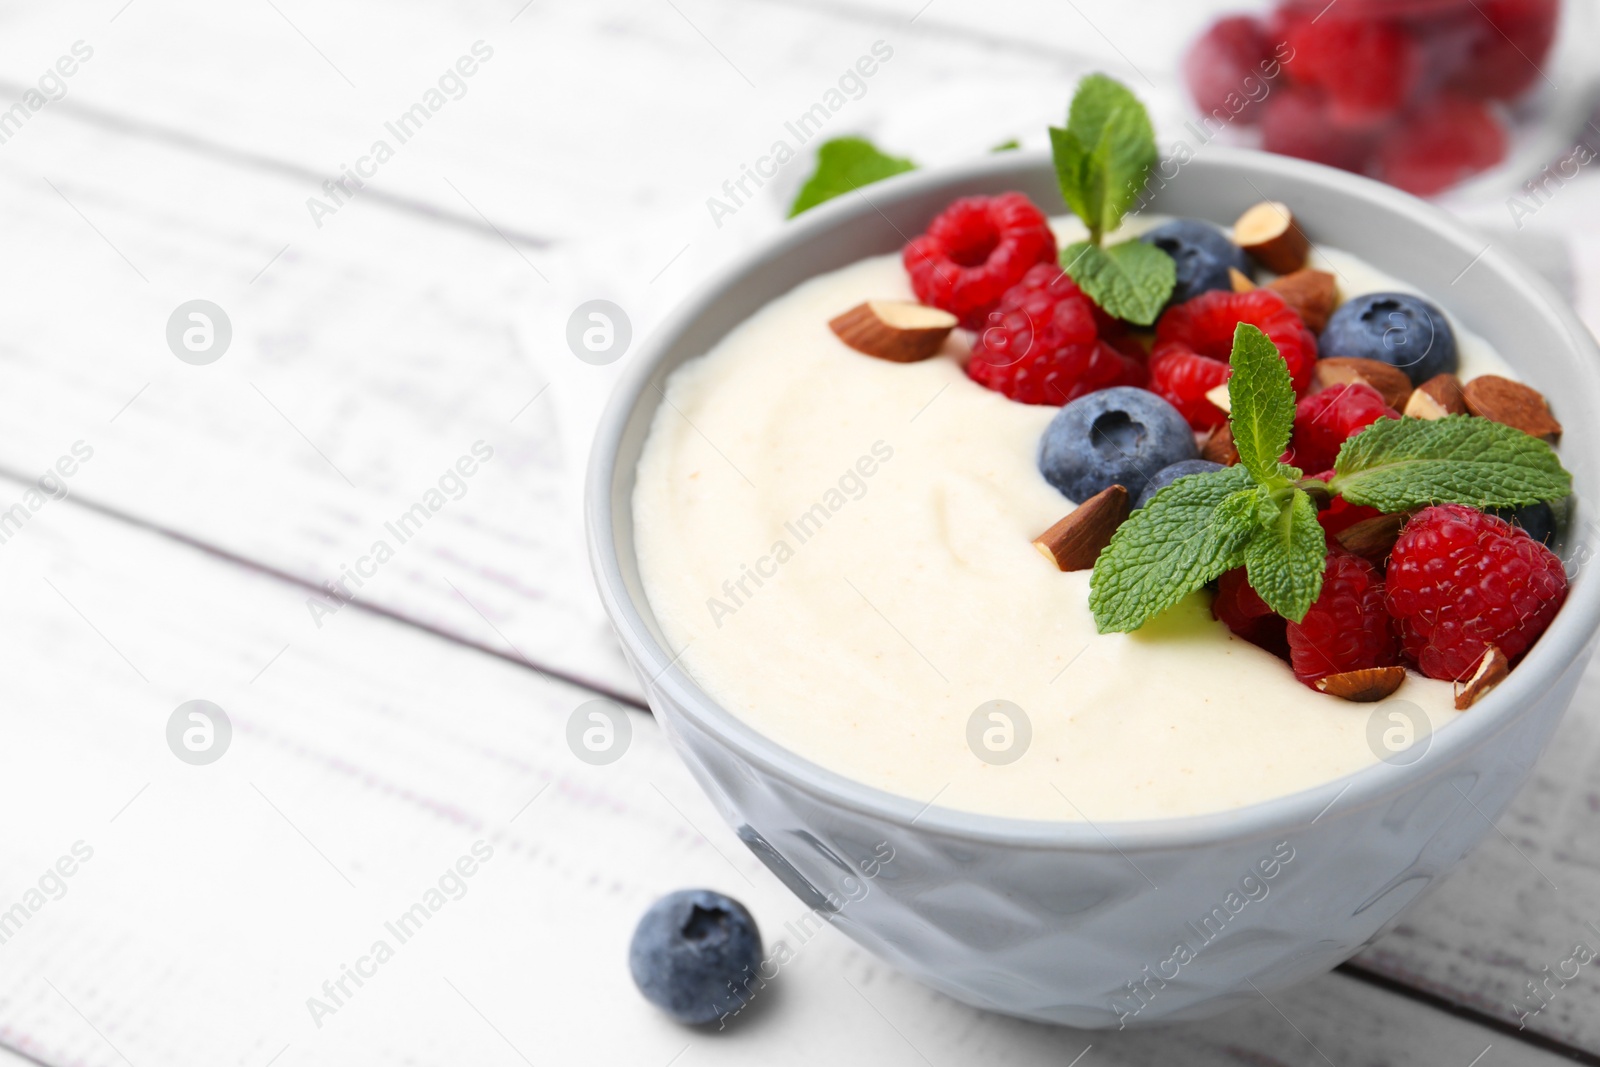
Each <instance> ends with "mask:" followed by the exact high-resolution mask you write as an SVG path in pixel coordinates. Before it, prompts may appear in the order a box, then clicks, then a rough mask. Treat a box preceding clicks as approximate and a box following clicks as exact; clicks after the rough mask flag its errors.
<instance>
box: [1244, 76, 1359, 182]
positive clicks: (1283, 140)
mask: <svg viewBox="0 0 1600 1067" xmlns="http://www.w3.org/2000/svg"><path fill="white" fill-rule="evenodd" d="M1288 69H1291V70H1292V69H1293V68H1292V66H1291V67H1289V68H1288ZM1264 104H1265V106H1264V107H1263V108H1262V114H1261V146H1262V147H1263V148H1265V149H1266V150H1267V151H1269V152H1277V153H1279V154H1280V155H1285V156H1294V157H1295V158H1296V159H1309V160H1311V161H1312V162H1313V163H1326V164H1327V165H1328V166H1330V167H1339V168H1341V169H1343V170H1353V171H1357V172H1360V171H1361V170H1363V169H1364V168H1365V166H1366V161H1367V154H1368V153H1369V152H1370V151H1371V150H1372V144H1373V140H1374V138H1373V136H1372V135H1371V134H1370V133H1369V132H1367V131H1361V130H1346V129H1341V128H1339V127H1337V126H1335V125H1334V124H1333V117H1332V115H1331V114H1330V112H1329V107H1328V100H1327V97H1326V96H1325V95H1324V93H1323V92H1322V90H1320V89H1316V88H1311V87H1306V86H1300V85H1285V86H1282V87H1281V88H1278V89H1274V90H1273V92H1272V95H1271V96H1269V97H1267V99H1266V100H1265V101H1264Z"/></svg>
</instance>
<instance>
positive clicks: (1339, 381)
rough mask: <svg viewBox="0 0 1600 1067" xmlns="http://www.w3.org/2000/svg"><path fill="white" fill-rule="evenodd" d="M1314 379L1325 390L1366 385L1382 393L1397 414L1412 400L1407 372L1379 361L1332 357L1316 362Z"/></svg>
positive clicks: (1385, 400) (1313, 373) (1384, 399)
mask: <svg viewBox="0 0 1600 1067" xmlns="http://www.w3.org/2000/svg"><path fill="white" fill-rule="evenodd" d="M1312 376H1313V379H1314V380H1315V381H1316V383H1317V384H1318V385H1320V386H1321V387H1322V388H1324V389H1328V388H1331V387H1332V386H1335V385H1348V384H1349V383H1351V382H1366V383H1367V384H1368V385H1370V386H1372V387H1373V388H1374V389H1376V390H1377V391H1378V392H1380V393H1382V394H1383V402H1384V403H1385V404H1388V405H1389V406H1390V407H1392V408H1394V409H1395V410H1396V411H1401V410H1404V408H1405V406H1406V403H1407V401H1409V400H1410V399H1411V379H1410V378H1408V377H1406V372H1405V371H1403V370H1401V369H1400V368H1399V367H1391V366H1390V365H1389V364H1387V363H1383V362H1380V361H1379V360H1376V359H1358V358H1356V357H1354V356H1330V357H1328V358H1327V359H1319V360H1317V363H1316V369H1315V370H1314V371H1313V372H1312Z"/></svg>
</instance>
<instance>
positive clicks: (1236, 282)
mask: <svg viewBox="0 0 1600 1067" xmlns="http://www.w3.org/2000/svg"><path fill="white" fill-rule="evenodd" d="M1228 280H1229V281H1231V282H1232V283H1233V291H1234V292H1236V293H1248V292H1249V291H1250V290H1252V289H1254V288H1255V287H1256V283H1255V282H1253V281H1251V280H1250V277H1249V275H1247V274H1245V272H1244V271H1242V270H1240V269H1239V268H1238V267H1229V268H1228Z"/></svg>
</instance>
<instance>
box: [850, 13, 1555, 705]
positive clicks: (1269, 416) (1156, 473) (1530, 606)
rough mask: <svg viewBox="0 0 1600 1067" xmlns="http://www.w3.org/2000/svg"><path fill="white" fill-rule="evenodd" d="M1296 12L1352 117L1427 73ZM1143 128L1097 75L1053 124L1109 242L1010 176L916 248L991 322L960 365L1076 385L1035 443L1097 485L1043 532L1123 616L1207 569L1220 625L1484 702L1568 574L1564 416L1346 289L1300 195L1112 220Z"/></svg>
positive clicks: (999, 384) (1244, 34)
mask: <svg viewBox="0 0 1600 1067" xmlns="http://www.w3.org/2000/svg"><path fill="white" fill-rule="evenodd" d="M1351 2H1352V3H1357V2H1358V0H1351ZM1293 6H1294V5H1292V4H1285V5H1284V6H1283V7H1282V8H1281V9H1280V15H1281V16H1283V17H1286V18H1292V17H1296V16H1294V14H1293V12H1292V11H1290V8H1291V7H1293ZM1297 32H1301V33H1302V38H1301V39H1302V43H1304V44H1305V45H1306V49H1305V51H1304V53H1303V55H1304V64H1305V65H1304V66H1303V67H1301V68H1299V69H1300V70H1302V71H1311V70H1313V69H1314V70H1315V71H1316V74H1315V78H1316V79H1317V80H1316V81H1315V82H1314V84H1316V85H1320V86H1321V87H1322V90H1321V91H1325V92H1327V93H1328V94H1329V99H1330V100H1331V101H1332V103H1331V105H1330V106H1331V107H1332V108H1333V109H1334V111H1335V112H1336V114H1337V115H1339V116H1340V118H1341V121H1349V122H1353V121H1358V120H1363V117H1366V118H1370V117H1372V116H1380V117H1381V116H1383V115H1385V114H1387V113H1388V112H1387V111H1386V110H1385V109H1391V108H1394V107H1398V106H1400V103H1399V101H1400V100H1401V98H1403V97H1405V95H1406V92H1409V90H1404V91H1402V90H1403V89H1404V87H1400V88H1397V87H1396V86H1394V85H1390V84H1386V83H1374V82H1371V81H1370V80H1369V81H1367V82H1361V81H1360V80H1359V79H1355V80H1352V79H1353V78H1355V76H1354V75H1350V74H1349V73H1348V72H1341V71H1340V70H1339V69H1338V68H1337V61H1338V60H1339V58H1340V57H1341V56H1343V55H1344V54H1345V53H1343V52H1340V51H1339V49H1340V48H1348V49H1358V48H1360V49H1374V50H1377V51H1382V50H1384V49H1389V48H1399V49H1401V50H1402V51H1403V50H1404V49H1406V48H1410V47H1412V46H1411V45H1410V44H1408V43H1407V40H1406V39H1404V38H1395V39H1393V40H1389V39H1384V40H1380V39H1378V38H1372V39H1370V40H1368V39H1365V38H1363V39H1361V40H1359V41H1358V40H1357V39H1356V36H1359V34H1357V35H1356V36H1351V37H1350V38H1349V40H1348V41H1346V42H1345V43H1344V44H1339V45H1337V46H1336V45H1332V44H1328V43H1327V42H1324V41H1318V42H1315V44H1314V46H1313V43H1312V42H1311V41H1310V40H1309V39H1308V38H1305V37H1304V35H1303V27H1302V28H1301V29H1300V30H1299V31H1297ZM1337 32H1338V33H1340V34H1347V32H1353V31H1351V26H1350V25H1349V24H1345V25H1342V27H1341V28H1340V29H1339V30H1338V31H1337ZM1361 32H1362V33H1366V32H1368V31H1365V30H1363V31H1361ZM1372 32H1373V33H1377V34H1378V35H1379V37H1381V36H1382V34H1383V33H1388V32H1389V31H1388V30H1382V29H1381V28H1380V29H1379V30H1375V31H1372ZM1258 36H1259V35H1253V33H1252V30H1251V27H1250V26H1246V25H1240V24H1235V23H1234V22H1230V23H1227V24H1226V28H1225V29H1219V30H1218V31H1217V32H1215V33H1214V34H1213V35H1211V37H1208V39H1207V41H1205V42H1203V43H1202V47H1204V48H1208V49H1217V50H1221V51H1223V52H1229V53H1232V52H1237V53H1239V55H1238V56H1236V57H1235V58H1239V59H1242V58H1243V51H1241V50H1254V49H1257V48H1258V47H1259V46H1260V41H1259V40H1258ZM1341 40H1343V38H1341ZM1251 54H1252V55H1253V51H1252V52H1251ZM1284 62H1287V60H1284ZM1192 72H1193V71H1192V68H1191V73H1192ZM1306 76H1307V77H1311V75H1309V74H1307V75H1306ZM1397 94H1398V95H1397ZM1391 98H1392V99H1391ZM1275 106H1282V105H1281V104H1280V105H1275ZM1270 116H1271V111H1270V110H1269V111H1268V112H1267V118H1268V121H1269V122H1270ZM1149 129H1150V128H1149V122H1148V117H1147V116H1146V115H1145V113H1144V110H1143V107H1142V105H1141V104H1140V103H1139V102H1138V100H1137V99H1136V98H1135V97H1134V96H1133V95H1132V94H1131V93H1129V92H1128V91H1127V90H1126V89H1125V88H1124V87H1122V86H1121V85H1119V84H1118V83H1116V82H1114V81H1112V80H1111V79H1109V78H1105V77H1103V76H1100V75H1092V76H1090V77H1089V78H1086V79H1084V81H1083V82H1082V83H1081V84H1080V86H1079V89H1078V91H1077V93H1076V95H1075V96H1074V99H1073V103H1072V108H1071V110H1070V112H1069V116H1068V122H1067V126H1066V127H1065V128H1061V129H1058V128H1052V129H1051V131H1050V133H1051V142H1052V146H1053V148H1054V151H1055V163H1056V172H1057V176H1058V178H1059V180H1060V182H1061V191H1062V198H1063V200H1064V201H1065V202H1066V204H1067V205H1068V207H1070V208H1071V209H1072V210H1073V212H1074V213H1075V214H1077V215H1078V216H1079V218H1080V219H1081V220H1082V221H1083V222H1084V224H1085V227H1086V229H1087V231H1088V233H1089V238H1088V240H1086V241H1079V242H1075V243H1073V244H1071V245H1068V246H1067V247H1065V248H1062V249H1059V250H1058V249H1057V247H1056V241H1055V238H1054V236H1053V235H1052V233H1051V231H1050V229H1049V227H1048V223H1047V222H1046V220H1045V217H1044V214H1043V213H1042V212H1041V211H1039V210H1038V208H1036V207H1035V206H1033V205H1032V204H1031V203H1029V202H1028V200H1027V199H1026V197H1024V196H1023V195H1022V194H1020V193H1006V194H1003V195H1001V196H996V197H967V198H964V199H962V200H958V201H956V202H955V203H954V204H952V205H951V206H950V207H949V208H948V209H947V210H946V211H945V212H943V213H942V214H940V215H939V216H938V217H937V218H935V219H934V220H933V222H932V223H931V224H930V226H929V228H928V231H927V233H925V234H923V235H922V236H920V237H917V238H914V239H913V240H912V241H911V242H910V243H909V244H908V245H907V246H906V248H905V251H904V255H903V260H904V263H905V266H906V269H907V271H908V273H909V275H910V279H911V284H912V289H913V291H914V292H915V293H916V295H917V298H918V299H919V300H920V301H922V302H923V304H925V305H929V306H930V309H942V310H943V311H944V312H947V313H949V315H950V316H951V317H952V318H953V319H955V320H958V321H959V323H960V325H961V326H962V327H963V328H965V329H966V330H969V331H972V333H973V334H975V336H973V337H972V338H971V356H970V358H969V360H968V362H967V365H966V371H967V375H968V376H969V377H970V378H971V379H972V380H973V381H975V382H977V383H978V384H979V385H982V386H984V387H985V388H988V389H991V390H994V391H996V392H998V393H1001V394H1004V395H1005V396H1007V397H1009V398H1011V399H1012V400H1014V401H1017V402H1019V403H1025V404H1037V405H1051V406H1056V407H1059V408H1060V410H1059V411H1058V412H1057V413H1056V415H1055V417H1054V418H1053V419H1051V420H1050V423H1049V425H1048V426H1047V428H1046V430H1045V432H1044V435H1043V437H1042V439H1041V441H1040V445H1039V451H1038V454H1037V456H1036V457H1034V459H1035V461H1036V462H1037V465H1038V469H1039V472H1040V474H1041V475H1042V476H1043V477H1044V478H1045V480H1046V481H1048V482H1049V483H1050V484H1051V485H1052V486H1054V487H1055V488H1056V489H1058V490H1059V491H1060V492H1061V493H1062V494H1063V496H1065V497H1066V498H1067V499H1068V500H1070V501H1073V502H1074V503H1075V504H1076V505H1077V507H1076V508H1075V510H1073V511H1072V512H1070V513H1068V514H1067V516H1066V517H1065V518H1063V519H1062V520H1061V521H1060V522H1058V523H1056V524H1055V525H1053V526H1051V527H1050V529H1049V530H1047V531H1046V532H1045V533H1043V534H1041V535H1040V536H1039V537H1038V538H1036V539H1035V541H1034V544H1035V546H1036V547H1038V548H1039V549H1040V551H1041V552H1042V554H1043V555H1044V556H1045V558H1047V559H1049V560H1051V561H1052V562H1053V563H1054V564H1055V565H1056V566H1057V567H1058V568H1060V569H1063V570H1067V569H1086V570H1087V569H1091V568H1092V571H1093V574H1092V577H1091V582H1090V594H1089V607H1090V609H1091V611H1092V612H1093V613H1094V616H1095V621H1096V624H1097V626H1098V628H1099V629H1100V631H1101V632H1102V633H1111V632H1127V631H1132V630H1137V629H1139V628H1140V627H1142V626H1143V625H1144V624H1145V623H1146V622H1148V621H1149V620H1151V619H1152V618H1155V617H1156V616H1158V615H1160V614H1162V613H1163V612H1165V611H1166V610H1167V609H1169V608H1171V607H1173V606H1174V605H1175V604H1177V603H1178V601H1180V600H1182V599H1183V598H1184V597H1186V596H1188V595H1190V594H1193V593H1197V592H1200V591H1201V590H1204V589H1214V592H1213V593H1212V594H1211V595H1212V614H1213V616H1214V617H1215V618H1216V619H1217V620H1218V621H1219V623H1220V624H1221V625H1224V626H1226V627H1227V628H1228V629H1229V630H1230V631H1231V632H1232V633H1233V634H1235V635H1237V636H1238V637H1240V638H1241V639H1243V640H1245V641H1249V642H1251V643H1252V644H1255V645H1257V646H1259V647H1261V648H1264V649H1266V650H1268V651H1270V652H1272V653H1274V654H1275V655H1277V656H1278V657H1279V658H1281V659H1282V660H1284V661H1285V664H1286V667H1287V669H1289V670H1292V671H1293V673H1294V676H1295V677H1296V678H1298V679H1299V680H1300V681H1302V682H1303V683H1305V684H1306V685H1308V686H1310V687H1312V688H1313V689H1316V690H1318V691H1319V692H1323V693H1327V694H1330V695H1333V696H1337V697H1342V698H1344V699H1347V700H1353V701H1373V700H1381V699H1383V698H1385V697H1387V696H1389V695H1390V694H1392V693H1393V692H1395V690H1396V689H1397V688H1398V687H1399V686H1400V685H1402V684H1403V683H1404V680H1405V678H1406V676H1407V671H1408V670H1415V671H1418V672H1420V673H1421V674H1423V675H1425V676H1427V677H1430V678H1436V679H1442V680H1446V681H1453V682H1455V683H1456V694H1457V695H1456V707H1457V708H1458V709H1461V710H1465V709H1466V708H1467V707H1470V706H1471V704H1472V703H1473V702H1475V701H1476V700H1477V699H1479V698H1480V697H1481V696H1482V695H1483V694H1484V693H1486V692H1488V691H1489V690H1490V689H1491V688H1493V686H1494V685H1495V684H1498V683H1499V682H1500V681H1501V680H1503V678H1504V677H1505V675H1506V673H1507V672H1508V671H1509V670H1510V668H1511V667H1512V666H1513V665H1514V664H1515V663H1516V662H1517V661H1518V660H1519V659H1520V658H1521V657H1522V656H1523V655H1525V654H1526V652H1527V651H1528V649H1529V648H1530V647H1532V645H1533V644H1534V643H1535V642H1536V641H1537V640H1538V638H1539V636H1540V635H1541V634H1542V633H1543V632H1544V631H1545V629H1546V628H1547V627H1548V626H1549V625H1550V623H1551V621H1552V620H1553V619H1554V617H1555V615H1556V613H1557V611H1558V610H1559V609H1560V607H1561V605H1562V603H1563V601H1564V599H1565V597H1566V593H1567V577H1566V574H1565V571H1564V570H1563V567H1562V564H1561V561H1560V560H1559V558H1557V556H1556V555H1555V553H1554V552H1553V551H1551V549H1550V547H1549V544H1550V542H1552V541H1553V540H1554V539H1555V537H1556V536H1557V534H1558V523H1557V517H1558V515H1559V514H1561V513H1564V511H1565V502H1566V500H1567V498H1568V497H1569V496H1570V494H1571V476H1570V475H1569V474H1568V473H1567V471H1566V470H1565V469H1564V468H1563V467H1562V466H1561V463H1560V460H1559V459H1558V458H1557V457H1556V454H1555V451H1554V449H1553V448H1552V442H1554V441H1555V440H1556V439H1557V438H1558V437H1559V435H1560V431H1561V428H1560V424H1559V423H1558V422H1557V421H1556V420H1555V418H1554V416H1553V414H1552V413H1551V411H1550V409H1549V405H1548V403H1547V402H1546V401H1545V398H1544V397H1543V396H1541V395H1540V394H1539V393H1538V392H1537V391H1535V390H1533V389H1532V388H1530V387H1528V386H1526V385H1524V384H1522V383H1519V382H1514V381H1511V380H1509V379H1506V378H1500V377H1497V376H1494V375H1482V376H1479V377H1477V378H1474V379H1471V380H1469V381H1467V382H1462V381H1461V380H1460V379H1459V378H1458V377H1457V376H1456V372H1457V371H1458V370H1459V362H1460V360H1459V353H1458V348H1457V343H1456V338H1455V334H1454V331H1453V330H1452V328H1451V326H1450V322H1449V319H1448V317H1447V316H1446V315H1445V313H1444V312H1443V311H1442V310H1441V309H1440V308H1439V307H1437V306H1436V305H1434V304H1433V303H1432V302H1430V301H1428V300H1426V299H1423V298H1421V297H1418V296H1415V295H1412V294H1408V293H1399V292H1381V293H1368V294H1365V295H1361V296H1356V297H1353V298H1351V299H1349V300H1347V301H1343V302H1341V301H1340V298H1339V294H1338V291H1337V287H1336V283H1335V281H1334V278H1333V275H1331V274H1328V273H1326V272H1322V271H1318V270H1316V269H1313V268H1312V267H1311V266H1310V264H1309V263H1308V259H1309V258H1310V242H1309V240H1308V239H1307V237H1306V235H1305V233H1304V232H1303V231H1302V230H1301V229H1300V226H1299V223H1298V221H1297V220H1296V219H1295V218H1294V216H1293V214H1292V212H1291V211H1290V210H1289V208H1288V206H1287V205H1284V204H1279V203H1275V202H1264V203H1261V204H1257V205H1255V206H1253V207H1252V208H1251V209H1250V210H1248V211H1246V212H1245V214H1244V215H1243V216H1241V218H1240V219H1239V220H1238V222H1236V223H1235V224H1234V227H1233V229H1232V230H1231V231H1225V230H1224V229H1222V228H1220V227H1218V226H1217V225H1215V224H1213V223H1212V222H1209V221H1205V220H1198V219H1176V220H1172V221H1169V222H1166V223H1164V224H1162V225H1160V226H1158V227H1156V228H1154V229H1152V230H1150V231H1149V232H1147V233H1146V235H1145V236H1144V238H1143V239H1135V240H1131V241H1123V242H1121V243H1118V244H1109V245H1108V244H1106V242H1105V238H1106V236H1107V235H1108V234H1111V233H1114V232H1116V231H1117V230H1118V228H1119V226H1120V225H1121V223H1122V220H1123V217H1124V215H1125V214H1126V212H1127V211H1128V210H1129V209H1130V208H1131V207H1132V206H1133V203H1134V202H1135V200H1136V199H1137V194H1138V192H1139V190H1141V189H1142V188H1143V187H1144V185H1145V183H1146V181H1147V180H1148V177H1149V173H1150V169H1151V167H1152V166H1153V165H1154V163H1155V159H1156V153H1155V146H1154V138H1153V135H1152V134H1151V133H1150V132H1149ZM1113 145H1114V146H1115V150H1112V147H1111V146H1113ZM1230 234H1231V236H1230ZM1329 236H1330V237H1332V236H1335V235H1329ZM1258 275H1260V276H1266V275H1270V276H1271V277H1270V278H1269V280H1267V281H1266V282H1265V284H1263V285H1261V286H1260V287H1257V285H1256V282H1255V280H1254V279H1255V277H1257V276H1258ZM838 321H839V320H835V323H836V325H835V331H836V332H837V333H839V335H840V337H841V339H843V340H844V341H845V342H846V343H847V344H852V346H853V347H856V348H857V349H858V350H860V351H863V352H867V353H868V354H870V355H878V356H880V357H883V358H898V357H888V356H885V355H884V353H885V352H887V351H890V350H894V351H903V350H906V349H907V348H908V344H906V343H900V344H896V343H893V342H894V340H895V339H893V338H881V337H880V338H879V339H878V340H877V341H876V343H875V344H872V345H866V344H861V343H859V342H856V341H852V338H851V336H850V335H849V334H848V333H847V332H846V331H844V330H841V329H840V328H839V327H838V325H837V323H838ZM1312 325H1315V326H1316V327H1317V328H1318V329H1317V331H1314V330H1313V329H1312ZM1318 332H1320V337H1319V336H1318ZM942 339H943V334H940V335H939V340H940V341H942ZM900 340H901V341H905V340H906V339H904V338H902V339H900ZM937 343H938V342H935V343H934V345H931V346H923V348H922V349H919V350H918V353H919V355H918V358H926V357H928V356H932V355H933V354H934V351H933V347H935V346H936V345H937ZM902 361H904V360H902ZM1202 455H1203V456H1204V457H1205V458H1201V457H1202ZM1018 462H1027V457H1021V456H1019V457H1018ZM1130 503H1131V506H1130Z"/></svg>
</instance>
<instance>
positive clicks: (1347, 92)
mask: <svg viewBox="0 0 1600 1067" xmlns="http://www.w3.org/2000/svg"><path fill="white" fill-rule="evenodd" d="M1283 32H1284V39H1285V40H1286V41H1287V42H1288V44H1289V46H1290V47H1291V48H1293V49H1294V59H1293V60H1292V61H1291V62H1290V64H1289V69H1290V71H1291V72H1292V73H1293V74H1294V75H1295V76H1296V77H1297V78H1298V79H1299V80H1301V81H1304V82H1307V83H1309V84H1312V85H1316V86H1318V87H1319V88H1321V89H1322V90H1323V91H1324V92H1325V93H1327V96H1328V113H1329V117H1330V118H1331V119H1332V120H1333V122H1334V123H1335V124H1337V125H1339V126H1344V127H1351V128H1362V127H1369V126H1373V125H1375V124H1378V123H1381V122H1382V121H1383V120H1384V119H1387V118H1388V117H1390V116H1391V115H1393V114H1394V113H1396V112H1397V111H1399V110H1400V108H1401V107H1402V106H1404V104H1405V102H1406V100H1407V99H1408V98H1409V97H1410V96H1411V93H1412V90H1413V89H1415V88H1416V86H1417V80H1418V77H1419V75H1420V74H1421V73H1422V65H1423V52H1422V46H1421V45H1420V43H1419V42H1418V41H1417V40H1416V39H1415V38H1414V37H1412V36H1411V34H1410V33H1409V32H1407V30H1406V29H1405V27H1403V26H1401V25H1400V24H1398V23H1395V22H1388V21H1385V20H1382V19H1372V18H1357V17H1352V16H1340V15H1338V14H1335V15H1334V16H1332V17H1329V18H1310V19H1307V18H1305V17H1303V15H1302V16H1296V15H1292V14H1291V15H1289V16H1287V17H1286V18H1285V19H1284V20H1283Z"/></svg>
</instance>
